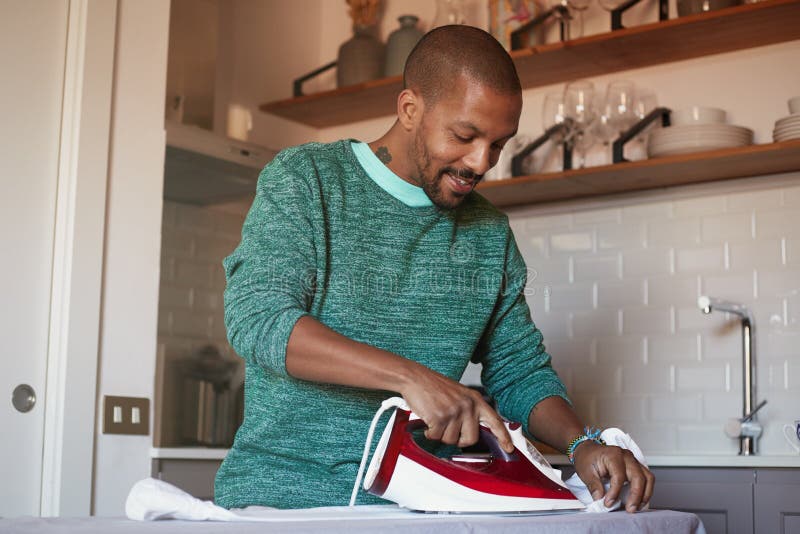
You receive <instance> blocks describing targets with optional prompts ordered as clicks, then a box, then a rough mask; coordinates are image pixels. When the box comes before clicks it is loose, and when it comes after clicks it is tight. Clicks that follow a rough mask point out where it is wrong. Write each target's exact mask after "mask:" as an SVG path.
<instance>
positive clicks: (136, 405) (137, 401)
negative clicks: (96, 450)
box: [103, 395, 150, 436]
mask: <svg viewBox="0 0 800 534" xmlns="http://www.w3.org/2000/svg"><path fill="white" fill-rule="evenodd" d="M115 413H116V415H117V417H114V415H115ZM120 415H121V416H120ZM115 419H116V420H115ZM149 433H150V399H148V398H144V397H114V396H110V395H106V396H104V397H103V434H132V435H142V436H146V435H148V434H149Z"/></svg>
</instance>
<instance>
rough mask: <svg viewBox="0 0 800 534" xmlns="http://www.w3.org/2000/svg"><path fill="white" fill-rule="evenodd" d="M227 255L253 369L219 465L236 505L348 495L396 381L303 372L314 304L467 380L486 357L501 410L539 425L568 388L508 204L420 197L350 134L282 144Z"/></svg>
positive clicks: (231, 314)
mask: <svg viewBox="0 0 800 534" xmlns="http://www.w3.org/2000/svg"><path fill="white" fill-rule="evenodd" d="M224 267H225V273H226V276H227V288H226V290H225V322H226V326H227V331H228V338H229V340H230V342H231V344H232V346H233V347H234V349H235V350H236V352H237V353H238V354H239V355H240V356H241V357H242V358H243V359H244V360H245V364H246V371H245V416H244V422H243V424H242V426H241V428H240V429H239V431H238V432H237V434H236V439H235V441H234V444H233V446H232V448H231V450H230V452H229V453H228V455H227V457H226V458H225V461H224V462H223V463H222V466H221V467H220V469H219V472H218V473H217V478H216V488H215V493H216V495H215V498H216V501H217V503H218V504H220V505H221V506H225V507H227V508H239V507H245V506H249V505H263V506H274V507H278V508H306V507H313V506H334V505H344V504H347V502H348V499H349V496H350V491H351V490H352V485H353V482H354V480H355V477H356V471H357V469H358V464H359V461H360V456H361V452H362V450H363V446H364V439H365V438H366V434H367V430H368V427H369V423H370V420H371V418H372V416H373V414H374V413H375V411H376V410H377V409H378V407H379V405H380V402H381V401H382V400H383V399H385V398H387V397H389V396H392V395H395V394H394V393H390V392H387V391H369V390H363V389H357V388H350V387H342V386H336V385H327V384H319V383H312V382H307V381H303V380H297V379H294V378H292V377H291V376H289V375H288V374H287V372H286V366H285V358H286V344H287V341H288V339H289V334H290V332H291V331H292V328H293V326H294V324H295V322H296V321H297V320H298V319H299V318H300V317H301V316H303V315H310V316H312V317H314V318H316V319H317V320H319V321H320V322H322V323H323V324H325V325H327V326H328V327H330V328H332V329H333V330H335V331H337V332H339V333H340V334H343V335H345V336H347V337H349V338H351V339H354V340H357V341H360V342H363V343H367V344H370V345H373V346H375V347H379V348H382V349H385V350H388V351H391V352H394V353H396V354H400V355H402V356H404V357H406V358H409V359H412V360H415V361H417V362H420V363H422V364H424V365H426V366H428V367H430V368H431V369H434V370H436V371H438V372H440V373H442V374H444V375H446V376H448V377H450V378H452V379H454V380H458V379H459V378H460V377H461V375H462V373H463V372H464V369H465V368H466V366H467V364H468V362H469V361H470V359H472V360H473V361H476V362H481V363H482V364H483V373H482V381H483V384H484V386H485V387H486V388H487V389H488V391H489V393H490V394H491V395H492V397H494V399H496V401H497V402H498V405H499V411H500V413H501V414H502V415H504V416H505V417H507V418H508V419H511V420H514V421H519V422H522V423H523V424H525V425H527V418H528V414H529V413H530V411H531V409H532V408H533V406H534V405H535V404H536V403H537V402H539V401H540V400H542V399H543V398H545V397H549V396H553V395H558V396H562V397H564V398H566V393H565V390H564V386H563V385H562V383H561V381H560V380H559V379H558V377H557V376H556V374H555V373H554V371H553V370H552V368H551V367H550V356H549V355H548V354H547V353H546V352H545V349H544V346H543V345H542V336H541V333H540V332H539V330H537V329H536V327H535V326H534V324H533V323H532V321H531V317H530V312H529V309H528V306H527V304H526V302H525V296H524V289H525V282H526V277H525V274H526V269H525V264H524V262H523V260H522V257H521V256H520V254H519V251H518V250H517V247H516V244H515V242H514V238H513V235H512V233H511V230H510V229H509V226H508V220H507V218H506V216H505V215H503V214H502V213H501V212H499V211H498V210H497V209H495V208H494V207H493V206H492V205H491V204H489V202H487V201H486V200H485V199H484V198H483V197H481V196H480V195H479V194H477V193H475V192H473V193H471V194H470V195H469V196H468V198H467V199H466V200H465V201H464V203H463V204H462V205H461V206H460V207H459V208H457V209H455V210H440V209H438V208H437V207H435V206H426V207H410V206H408V205H406V204H404V203H403V202H401V201H399V200H397V199H396V198H395V197H393V196H392V195H390V194H388V193H387V192H386V191H385V190H384V189H382V188H381V187H379V186H378V185H377V184H376V183H375V182H374V181H373V180H372V179H371V178H370V177H369V176H368V175H367V174H366V173H365V171H364V169H363V168H362V167H361V165H359V163H358V160H357V159H356V157H355V155H354V154H353V150H352V148H351V145H350V142H349V141H346V140H345V141H338V142H335V143H330V144H308V145H303V146H299V147H294V148H290V149H287V150H284V151H282V152H281V153H280V154H278V156H277V157H276V158H275V159H274V160H273V161H272V162H271V163H270V164H269V165H268V166H267V167H266V168H265V169H264V170H263V171H262V173H261V176H260V178H259V181H258V189H257V195H256V198H255V201H254V202H253V205H252V207H251V209H250V212H249V214H248V215H247V219H246V220H245V223H244V227H243V229H242V241H241V244H240V245H239V246H238V247H237V248H236V250H235V251H234V252H233V253H232V254H231V255H230V256H229V257H228V258H226V259H225V260H224ZM374 502H379V501H378V499H376V498H374V497H373V496H371V495H369V494H366V493H365V492H363V491H362V492H361V494H360V495H359V500H358V503H359V504H366V503H374Z"/></svg>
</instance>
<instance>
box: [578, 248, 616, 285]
mask: <svg viewBox="0 0 800 534" xmlns="http://www.w3.org/2000/svg"><path fill="white" fill-rule="evenodd" d="M621 262H622V258H621V257H620V256H619V255H618V254H596V255H594V256H581V257H577V258H575V259H574V264H575V273H574V277H575V281H576V282H592V281H595V280H613V279H619V278H620V274H621V268H620V267H621Z"/></svg>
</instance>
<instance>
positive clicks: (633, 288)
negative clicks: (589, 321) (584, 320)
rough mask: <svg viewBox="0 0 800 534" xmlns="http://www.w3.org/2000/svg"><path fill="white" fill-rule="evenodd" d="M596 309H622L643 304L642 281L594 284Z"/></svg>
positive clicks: (603, 281)
mask: <svg viewBox="0 0 800 534" xmlns="http://www.w3.org/2000/svg"><path fill="white" fill-rule="evenodd" d="M595 286H596V288H597V289H596V293H597V307H598V308H622V307H628V306H637V305H639V306H642V305H644V304H645V299H644V287H645V282H644V281H642V280H601V281H599V282H597V284H595Z"/></svg>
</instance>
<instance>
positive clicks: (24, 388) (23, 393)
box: [11, 384, 36, 413]
mask: <svg viewBox="0 0 800 534" xmlns="http://www.w3.org/2000/svg"><path fill="white" fill-rule="evenodd" d="M11 404H13V405H14V408H16V409H17V411H18V412H22V413H26V412H29V411H31V410H33V407H34V405H35V404H36V392H35V391H34V390H33V388H32V387H30V386H29V385H28V384H20V385H18V386H17V387H15V388H14V393H12V394H11Z"/></svg>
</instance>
